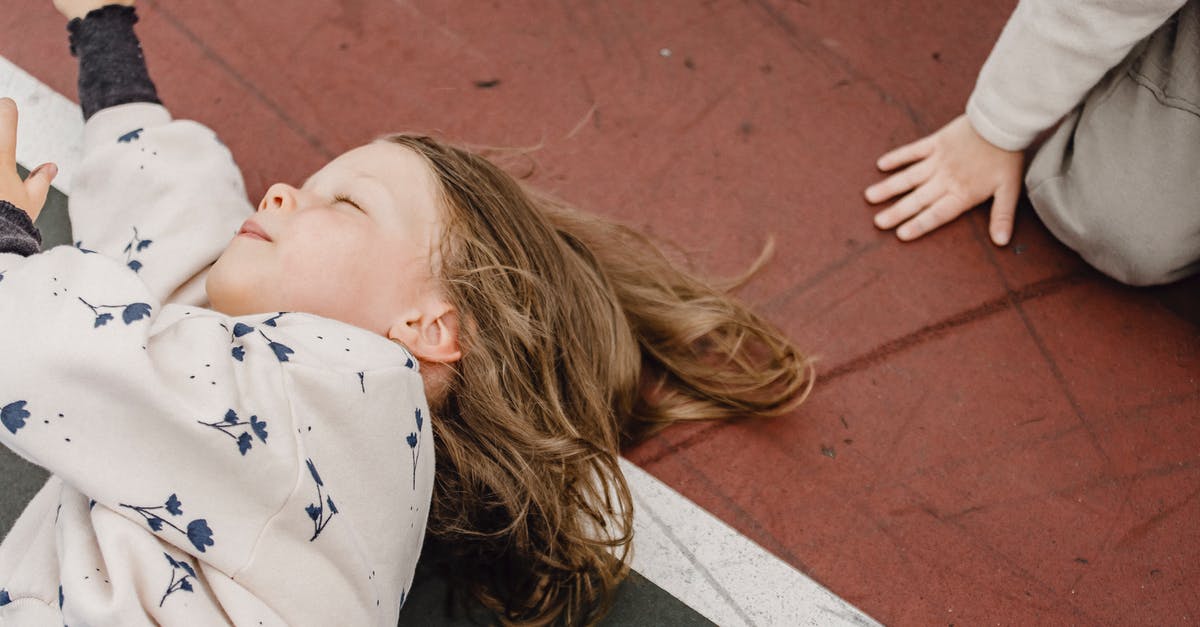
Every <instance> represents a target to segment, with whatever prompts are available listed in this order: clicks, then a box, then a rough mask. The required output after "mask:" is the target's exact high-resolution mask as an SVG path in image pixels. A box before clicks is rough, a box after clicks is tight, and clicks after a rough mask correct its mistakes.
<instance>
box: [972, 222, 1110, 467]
mask: <svg viewBox="0 0 1200 627" xmlns="http://www.w3.org/2000/svg"><path fill="white" fill-rule="evenodd" d="M968 223H969V224H970V225H971V233H972V234H973V235H974V236H975V241H976V242H977V243H978V244H979V245H980V246H981V247H983V252H984V257H985V258H986V259H987V260H988V263H989V264H991V266H992V269H993V270H995V271H996V275H997V276H998V277H999V278H1000V281H1001V283H1003V284H1004V287H1005V289H1008V277H1007V276H1005V274H1004V269H1003V268H1001V267H1000V261H999V260H997V259H996V251H995V250H994V245H993V244H992V241H991V238H990V237H988V235H987V233H986V232H984V229H983V227H982V226H980V224H979V221H978V220H968ZM1010 294H1011V292H1010ZM1021 302H1022V300H1016V299H1014V300H1013V303H1012V306H1013V308H1014V309H1015V310H1016V312H1017V316H1019V317H1020V318H1021V322H1022V323H1024V325H1025V331H1026V332H1027V333H1028V334H1029V338H1030V339H1032V340H1033V343H1034V345H1035V346H1037V349H1038V351H1039V352H1040V353H1041V354H1042V359H1043V360H1044V361H1045V362H1046V365H1047V366H1048V367H1049V368H1050V374H1051V375H1053V376H1054V380H1055V381H1057V382H1058V387H1059V389H1061V390H1062V393H1063V396H1065V397H1066V398H1067V403H1068V404H1070V405H1071V410H1072V411H1074V412H1075V417H1076V419H1078V420H1079V423H1080V425H1082V426H1083V429H1084V431H1086V432H1087V434H1088V439H1090V440H1091V442H1092V447H1093V448H1095V449H1096V452H1097V453H1098V454H1099V455H1100V459H1102V460H1104V466H1105V471H1106V472H1107V471H1110V470H1112V467H1113V465H1112V458H1110V457H1109V456H1108V453H1107V452H1106V451H1105V450H1104V447H1103V446H1100V436H1098V435H1096V430H1095V429H1093V428H1092V425H1091V424H1090V423H1089V422H1088V421H1087V418H1086V417H1085V416H1084V411H1083V407H1081V406H1080V405H1079V401H1078V400H1077V399H1076V398H1075V394H1074V393H1072V392H1071V386H1070V385H1068V384H1067V378H1066V377H1065V376H1064V375H1063V373H1062V370H1060V369H1059V367H1058V361H1057V360H1055V359H1054V356H1053V355H1051V354H1050V349H1048V348H1047V347H1046V343H1045V342H1043V341H1042V336H1041V334H1040V333H1038V332H1037V329H1035V328H1033V322H1031V321H1030V320H1029V316H1028V315H1027V314H1026V313H1025V308H1024V307H1022V306H1021Z"/></svg>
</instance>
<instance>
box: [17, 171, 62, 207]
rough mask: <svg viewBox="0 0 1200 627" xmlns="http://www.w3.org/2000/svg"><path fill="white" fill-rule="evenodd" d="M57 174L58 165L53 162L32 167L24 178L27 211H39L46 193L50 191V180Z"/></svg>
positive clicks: (44, 200) (44, 201)
mask: <svg viewBox="0 0 1200 627" xmlns="http://www.w3.org/2000/svg"><path fill="white" fill-rule="evenodd" d="M57 175H58V166H56V165H54V164H53V163H43V164H42V165H39V166H38V167H36V168H34V169H33V171H32V172H30V173H29V176H27V177H26V178H25V193H26V194H28V196H29V203H30V206H29V208H28V210H29V211H39V212H40V211H41V208H42V205H44V204H46V195H47V194H49V193H50V182H51V181H53V180H54V177H55V176H57Z"/></svg>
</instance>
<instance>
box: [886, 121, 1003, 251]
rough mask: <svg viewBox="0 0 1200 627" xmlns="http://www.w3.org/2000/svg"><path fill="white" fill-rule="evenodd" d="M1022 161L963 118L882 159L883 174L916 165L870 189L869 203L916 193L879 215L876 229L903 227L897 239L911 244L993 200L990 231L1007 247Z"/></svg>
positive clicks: (993, 238) (994, 239) (997, 242)
mask: <svg viewBox="0 0 1200 627" xmlns="http://www.w3.org/2000/svg"><path fill="white" fill-rule="evenodd" d="M1024 160H1025V155H1024V153H1022V152H1019V151H1018V152H1011V151H1008V150H1002V149H1000V148H997V147H995V146H993V145H992V144H990V143H988V141H987V140H985V139H984V138H982V137H980V136H979V134H978V133H976V132H975V129H974V128H972V127H971V123H970V121H968V120H967V116H965V115H960V116H958V117H957V118H955V119H954V120H953V121H951V122H950V123H949V124H947V125H946V126H943V127H942V128H941V129H939V130H938V131H936V132H935V133H933V134H932V135H929V136H928V137H924V138H922V139H918V140H917V141H915V142H913V143H911V144H908V145H906V146H901V147H899V148H897V149H895V150H893V151H891V152H889V153H887V154H886V155H883V156H882V157H880V158H879V162H878V164H877V165H878V166H879V169H880V170H884V171H888V170H892V169H895V168H897V167H900V166H902V165H906V164H909V163H912V165H910V166H908V167H907V168H905V169H903V170H901V171H900V172H898V173H896V174H893V175H892V176H890V177H888V178H887V179H885V180H883V181H881V182H879V183H876V184H874V185H872V186H870V187H868V188H867V191H866V197H867V201H868V202H870V203H872V204H875V203H880V202H883V201H885V200H887V199H889V198H894V197H896V196H898V195H900V194H903V193H905V192H909V190H914V191H911V192H909V193H908V194H907V195H905V196H904V198H901V199H900V200H899V201H897V202H896V203H895V204H894V205H892V206H891V207H888V208H887V209H884V210H883V211H880V212H879V213H877V214H875V226H877V227H879V228H881V229H890V228H893V227H895V226H896V225H897V224H900V223H901V222H904V225H903V226H901V227H900V228H899V229H897V230H896V235H897V237H899V238H900V239H902V240H904V241H909V240H913V239H916V238H918V237H921V236H922V235H924V234H926V233H928V232H929V231H932V230H934V229H936V228H938V227H939V226H942V225H943V224H946V223H947V222H950V221H951V220H953V219H955V218H957V217H958V216H960V215H962V213H963V212H965V211H966V210H967V209H970V208H971V207H974V206H975V205H978V204H979V203H981V202H983V201H985V200H987V199H988V198H991V197H993V196H995V198H996V199H995V201H994V202H993V203H992V217H991V226H990V228H989V229H988V230H989V231H990V232H991V235H992V241H993V242H995V243H996V245H997V246H1003V245H1005V244H1007V243H1008V240H1009V239H1010V238H1011V237H1012V228H1013V214H1014V213H1015V212H1016V207H1017V196H1018V195H1019V194H1020V192H1021V167H1022V165H1023V164H1024ZM914 161H915V162H916V163H913V162H914ZM914 216H915V217H914ZM906 220H907V222H905V221H906Z"/></svg>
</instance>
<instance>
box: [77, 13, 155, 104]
mask: <svg viewBox="0 0 1200 627" xmlns="http://www.w3.org/2000/svg"><path fill="white" fill-rule="evenodd" d="M137 21H138V16H137V13H136V12H135V11H134V8H133V7H127V6H123V5H119V4H110V5H107V6H104V7H101V8H99V9H95V10H93V11H91V12H89V13H88V14H87V15H86V16H84V17H83V18H75V19H73V20H71V21H70V22H68V23H67V32H69V33H70V43H71V54H72V55H74V56H76V57H79V105H80V107H81V108H82V109H83V119H84V120H87V119H88V118H91V117H92V115H93V114H94V113H96V112H97V111H100V110H102V109H107V108H108V107H115V106H116V105H119V104H125V103H128V102H153V103H157V104H162V101H161V100H159V99H158V91H157V90H156V89H155V87H154V83H153V82H152V81H151V80H150V73H149V71H147V69H146V59H145V57H144V56H142V45H141V42H139V41H138V38H137V35H136V34H134V32H133V25H134V24H136V23H137Z"/></svg>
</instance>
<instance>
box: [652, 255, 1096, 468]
mask: <svg viewBox="0 0 1200 627" xmlns="http://www.w3.org/2000/svg"><path fill="white" fill-rule="evenodd" d="M1087 279H1088V275H1087V274H1083V273H1071V274H1066V275H1062V276H1057V277H1051V278H1049V279H1043V280H1041V281H1038V282H1036V283H1031V284H1029V285H1026V286H1025V287H1023V288H1021V289H1019V290H1016V291H1008V292H1006V293H1005V294H1004V295H1003V296H999V297H997V298H993V299H992V300H989V301H987V302H985V303H983V304H982V305H979V306H977V307H972V308H971V309H968V310H966V311H963V312H960V313H957V314H954V315H952V316H950V317H949V318H944V319H942V320H940V321H938V322H935V323H933V324H930V325H927V326H924V327H921V328H920V329H917V330H916V331H913V332H912V333H909V334H908V335H905V336H902V337H899V338H896V339H894V340H892V341H890V342H887V343H884V344H882V345H880V346H879V347H877V348H875V349H874V350H872V351H870V352H869V353H867V354H865V355H862V356H860V357H855V358H853V359H851V360H850V361H847V362H844V363H842V364H841V365H838V366H835V367H833V368H832V369H830V370H829V371H828V372H826V373H824V374H822V373H820V372H818V373H817V382H816V385H817V386H821V385H823V384H826V383H829V382H831V381H834V380H836V379H839V378H841V377H844V376H846V375H848V374H852V373H855V372H858V371H859V370H862V369H864V368H867V367H870V366H874V365H876V364H878V363H881V362H883V361H885V360H887V359H889V358H890V357H892V356H893V355H896V354H898V353H902V352H904V351H906V350H908V349H910V348H914V347H916V346H920V345H921V344H924V343H925V342H928V341H930V340H933V339H937V338H939V337H941V336H943V335H945V334H946V333H947V332H949V331H951V330H953V329H956V328H958V327H961V326H964V325H967V324H970V323H972V322H976V321H979V320H983V319H985V318H988V317H990V316H992V315H995V314H997V313H1000V312H1002V311H1005V310H1007V309H1009V308H1013V307H1017V306H1018V304H1019V303H1023V302H1025V301H1027V300H1032V299H1036V298H1041V297H1043V296H1049V295H1050V294H1054V293H1055V292H1058V291H1059V290H1062V289H1064V288H1067V287H1070V286H1072V285H1076V284H1079V283H1082V282H1083V281H1085V280H1087ZM1018 313H1021V312H1020V311H1019V312H1018ZM1026 328H1027V330H1028V325H1027V327H1026ZM1034 342H1035V343H1037V344H1038V346H1039V349H1040V350H1044V349H1045V347H1044V346H1042V345H1041V344H1040V342H1039V340H1037V339H1035V340H1034ZM1043 357H1045V355H1044V354H1043ZM1051 370H1052V371H1053V372H1055V376H1056V377H1061V376H1062V374H1061V373H1060V372H1058V371H1057V369H1056V367H1054V366H1052V367H1051ZM1061 383H1062V381H1061V380H1060V384H1061ZM1068 401H1070V403H1071V406H1072V408H1074V409H1075V410H1076V412H1078V411H1079V409H1078V404H1077V403H1075V401H1074V399H1073V398H1071V397H1070V396H1068ZM741 420H743V419H735V420H730V421H725V422H715V423H712V424H711V425H709V426H707V427H704V428H703V429H700V430H699V431H697V432H695V433H693V434H691V435H689V436H688V437H686V438H684V439H682V440H680V441H679V442H676V443H668V442H665V441H662V436H661V435H660V436H657V438H658V439H659V440H660V444H661V445H662V447H663V450H661V451H659V452H658V453H655V454H654V455H651V456H649V457H646V458H644V459H641V460H640V461H639V462H638V465H640V466H642V467H648V466H650V465H652V464H656V463H658V462H660V461H662V460H663V459H665V458H667V457H669V456H670V455H673V454H675V453H678V452H680V451H686V450H688V449H690V448H692V447H693V446H696V445H698V444H702V443H704V442H706V441H707V440H709V439H711V438H712V437H713V436H715V435H717V433H719V432H720V431H722V430H724V429H726V428H728V427H731V426H733V425H734V424H737V423H738V422H740V421H741ZM1105 459H1106V460H1107V457H1105Z"/></svg>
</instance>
